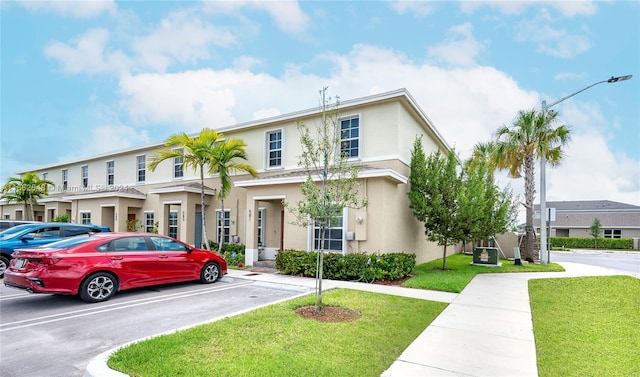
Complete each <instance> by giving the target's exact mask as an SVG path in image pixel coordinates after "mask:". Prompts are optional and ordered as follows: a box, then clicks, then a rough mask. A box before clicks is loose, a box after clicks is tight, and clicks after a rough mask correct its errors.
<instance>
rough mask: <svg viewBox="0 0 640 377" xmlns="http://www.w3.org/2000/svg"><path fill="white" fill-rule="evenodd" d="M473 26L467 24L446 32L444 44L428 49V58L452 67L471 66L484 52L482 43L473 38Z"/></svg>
mask: <svg viewBox="0 0 640 377" xmlns="http://www.w3.org/2000/svg"><path fill="white" fill-rule="evenodd" d="M472 32H473V26H472V25H471V23H469V22H467V23H464V24H462V25H458V26H454V27H452V28H450V29H449V30H448V33H447V34H448V37H447V39H446V41H445V42H444V43H441V44H439V45H436V46H433V47H430V48H429V50H428V53H429V56H430V57H432V58H436V59H437V60H438V61H442V62H446V63H448V64H451V65H454V66H472V65H475V64H476V57H477V56H478V54H480V53H481V52H482V51H483V50H484V46H483V45H482V43H480V42H478V41H477V40H476V39H475V38H474V37H473V34H472Z"/></svg>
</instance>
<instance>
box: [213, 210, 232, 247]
mask: <svg viewBox="0 0 640 377" xmlns="http://www.w3.org/2000/svg"><path fill="white" fill-rule="evenodd" d="M216 218H217V220H218V221H217V224H216V232H217V233H218V234H217V237H216V239H217V240H218V243H220V239H222V242H224V243H229V235H230V234H231V231H230V229H229V223H230V221H229V219H230V218H231V213H230V211H228V210H225V211H224V219H223V218H222V212H221V211H219V210H218V211H216Z"/></svg>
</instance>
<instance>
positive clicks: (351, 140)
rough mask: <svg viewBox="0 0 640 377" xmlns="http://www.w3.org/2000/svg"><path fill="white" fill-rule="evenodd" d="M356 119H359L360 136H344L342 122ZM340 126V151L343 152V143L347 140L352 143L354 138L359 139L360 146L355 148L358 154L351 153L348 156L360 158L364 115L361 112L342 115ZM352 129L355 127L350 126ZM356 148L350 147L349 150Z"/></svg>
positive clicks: (355, 158)
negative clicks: (352, 154) (344, 137)
mask: <svg viewBox="0 0 640 377" xmlns="http://www.w3.org/2000/svg"><path fill="white" fill-rule="evenodd" d="M354 119H357V120H358V128H357V129H358V136H357V137H351V136H350V135H349V136H350V137H348V138H346V139H343V138H342V122H347V121H349V122H350V124H351V121H353V120H354ZM338 127H339V132H340V145H339V146H338V148H339V152H340V153H342V150H343V148H342V144H343V143H344V142H345V141H346V142H348V143H352V142H353V141H354V140H355V141H357V143H358V146H357V148H355V150H356V153H357V155H356V156H351V155H350V154H349V156H348V158H347V159H348V160H359V159H360V156H361V153H362V152H361V146H362V116H361V114H353V115H347V116H341V117H340V119H339V120H338ZM349 129H350V130H351V129H353V127H350V128H349ZM351 149H354V148H350V149H349V150H351Z"/></svg>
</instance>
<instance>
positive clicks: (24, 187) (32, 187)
mask: <svg viewBox="0 0 640 377" xmlns="http://www.w3.org/2000/svg"><path fill="white" fill-rule="evenodd" d="M53 185H54V184H53V182H51V181H50V180H48V179H42V178H40V177H38V175H37V174H36V173H34V172H28V173H26V174H24V175H23V176H22V177H20V178H17V177H12V178H9V180H8V181H7V183H5V184H4V186H2V195H1V196H0V197H1V198H2V199H6V200H7V202H9V203H11V202H16V203H24V211H25V214H27V213H28V212H27V205H28V206H29V207H30V209H31V211H30V212H29V213H30V214H31V219H30V220H35V211H34V209H33V205H34V204H37V203H38V199H41V198H43V197H45V196H47V195H49V186H53Z"/></svg>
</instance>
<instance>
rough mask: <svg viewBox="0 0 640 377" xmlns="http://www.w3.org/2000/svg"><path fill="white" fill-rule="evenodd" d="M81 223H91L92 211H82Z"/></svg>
mask: <svg viewBox="0 0 640 377" xmlns="http://www.w3.org/2000/svg"><path fill="white" fill-rule="evenodd" d="M80 224H91V212H80Z"/></svg>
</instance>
